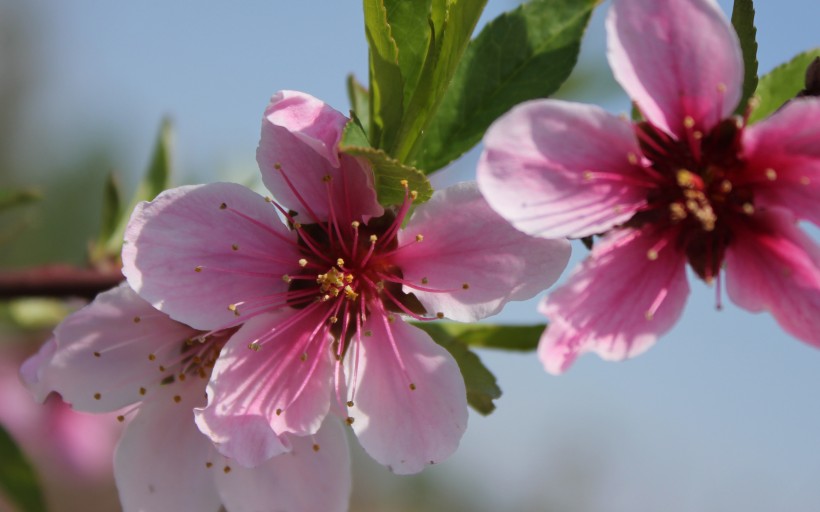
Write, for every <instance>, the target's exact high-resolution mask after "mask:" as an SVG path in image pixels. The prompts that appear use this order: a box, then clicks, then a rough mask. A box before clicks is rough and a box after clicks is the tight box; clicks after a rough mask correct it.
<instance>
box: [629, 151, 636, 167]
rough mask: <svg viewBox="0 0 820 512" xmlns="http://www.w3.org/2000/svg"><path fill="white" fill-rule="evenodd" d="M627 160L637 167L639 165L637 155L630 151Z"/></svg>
mask: <svg viewBox="0 0 820 512" xmlns="http://www.w3.org/2000/svg"><path fill="white" fill-rule="evenodd" d="M626 160H627V161H628V162H629V163H630V164H632V165H636V164H637V163H638V155H636V154H635V153H633V152H631V151H630V152H629V153H627V154H626Z"/></svg>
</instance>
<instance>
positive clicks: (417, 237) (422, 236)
mask: <svg viewBox="0 0 820 512" xmlns="http://www.w3.org/2000/svg"><path fill="white" fill-rule="evenodd" d="M422 240H424V235H422V234H421V233H419V234H418V235H416V242H421V241H422Z"/></svg>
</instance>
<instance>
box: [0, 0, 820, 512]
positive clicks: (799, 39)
mask: <svg viewBox="0 0 820 512" xmlns="http://www.w3.org/2000/svg"><path fill="white" fill-rule="evenodd" d="M607 4H608V2H607V3H604V4H603V5H602V6H601V7H600V8H599V9H598V10H597V11H596V14H595V16H594V17H593V19H592V22H591V25H590V28H589V31H588V33H587V36H586V39H585V42H584V46H583V50H582V57H581V60H580V63H579V65H578V68H577V69H576V72H575V73H574V75H573V76H572V77H571V78H570V80H569V81H568V82H567V84H566V86H565V88H564V90H563V91H562V93H561V96H562V97H565V98H570V99H574V100H578V101H585V102H593V103H597V104H600V105H602V106H604V107H605V108H607V109H609V110H612V111H614V112H628V110H629V100H628V99H627V98H626V96H625V95H624V94H623V92H622V91H621V90H620V89H619V87H618V86H617V84H616V83H615V82H614V81H613V79H612V77H611V73H610V71H609V68H608V67H607V65H606V56H605V35H604V30H603V21H604V18H605V14H606V10H607V8H608V5H607ZM720 4H721V6H722V8H723V9H724V11H725V12H726V13H730V12H731V2H729V1H721V2H720ZM515 5H516V3H515V2H511V1H509V0H489V2H488V6H487V9H486V12H485V15H484V17H483V18H482V22H481V23H480V25H479V28H480V26H481V24H483V23H485V22H486V21H488V20H489V19H492V18H494V17H495V16H497V15H498V14H499V13H501V12H502V11H506V10H509V9H512V8H514V7H515ZM756 8H757V17H756V25H757V29H758V32H757V41H758V44H759V61H760V68H759V69H760V73H761V74H763V73H766V72H768V71H769V70H771V69H772V68H773V67H775V66H776V65H778V64H780V63H782V62H785V61H787V60H789V59H790V58H791V57H792V56H793V55H795V54H796V53H798V52H801V51H804V50H807V49H809V48H812V47H816V46H818V45H820V36H818V30H817V20H818V19H820V4H818V3H817V1H816V0H782V1H781V2H757V6H756ZM361 18H362V14H361V4H360V3H359V2H355V1H338V0H335V1H331V0H326V1H313V0H305V1H302V2H284V1H261V0H246V1H244V2H241V3H239V2H235V3H230V4H229V3H226V2H212V3H205V2H195V1H193V0H176V1H167V0H166V1H159V0H145V1H141V2H125V1H122V0H109V1H99V0H74V1H72V2H60V1H55V0H0V186H2V187H4V188H5V187H20V188H32V189H37V190H38V191H39V193H40V194H41V195H42V199H41V200H40V201H37V202H33V203H31V204H29V205H26V206H24V207H19V208H16V209H14V210H10V211H3V212H0V267H2V268H12V267H20V266H31V265H37V264H43V263H49V262H70V263H76V264H82V263H83V262H84V260H85V255H86V249H87V243H88V240H90V239H92V238H93V237H94V236H96V233H97V230H98V229H99V211H100V207H101V198H102V190H103V186H104V181H105V177H106V175H107V174H108V173H109V172H111V171H112V170H113V171H116V172H117V173H118V176H119V178H120V180H121V182H122V183H123V185H124V188H125V190H126V197H128V196H130V193H131V192H132V191H133V189H134V187H135V186H136V182H137V180H138V179H139V176H140V174H141V173H142V172H143V170H144V168H145V166H146V165H147V163H148V159H149V156H150V152H151V149H152V146H153V143H154V139H155V136H156V133H157V129H158V127H159V125H160V121H161V119H162V118H163V117H165V116H168V117H170V119H171V120H172V121H173V124H174V128H175V132H176V141H175V142H176V144H175V152H174V164H175V169H176V174H175V184H177V185H178V184H184V183H196V182H208V181H215V180H230V181H238V182H241V183H245V184H251V185H254V184H258V179H257V177H256V172H257V170H256V163H255V149H256V144H257V142H258V138H259V128H260V123H261V116H262V111H263V109H264V107H265V105H266V104H267V101H268V99H269V97H270V96H271V94H273V93H274V92H275V91H277V90H279V89H297V90H302V91H305V92H308V93H310V94H313V95H315V96H317V97H319V98H321V99H323V100H325V101H327V102H328V103H330V104H331V105H333V106H335V107H336V108H337V109H339V110H341V111H346V110H347V109H348V102H347V96H346V92H345V86H344V84H345V78H346V76H347V75H348V74H349V73H353V74H355V75H356V76H357V77H358V78H359V79H360V80H361V81H363V82H366V79H367V53H366V52H367V48H366V44H365V38H364V28H363V22H362V19H361ZM693 30H696V27H693ZM692 72H693V73H694V72H696V70H692ZM477 156H478V151H477V150H474V151H472V152H471V153H469V154H468V155H466V156H465V157H464V158H462V159H460V160H459V161H457V162H455V163H454V164H453V165H451V166H450V167H449V168H448V169H446V170H445V171H443V172H441V173H439V174H438V175H436V176H435V179H434V182H435V184H436V186H442V185H444V184H447V183H451V182H454V181H459V180H465V179H472V177H473V175H474V168H475V162H476V160H477ZM812 233H813V234H814V236H815V238H817V231H816V230H814V231H812ZM574 250H575V254H574V256H573V262H578V261H580V260H581V259H582V258H583V257H584V256H585V253H586V250H585V249H584V248H583V247H582V246H581V245H580V244H579V245H578V246H577V247H574ZM571 265H572V264H571ZM692 290H693V291H692V295H691V298H690V301H689V303H688V305H687V309H686V312H685V313H684V316H683V318H682V320H681V321H680V322H679V324H678V325H677V326H676V327H675V328H674V330H673V331H672V332H671V333H670V334H668V335H667V336H665V337H664V338H663V339H662V340H661V342H660V343H658V345H657V346H656V347H655V348H653V349H652V350H650V351H649V352H648V353H646V354H645V355H642V356H640V357H638V358H636V359H634V360H631V361H627V362H624V363H619V364H614V363H605V362H602V361H600V360H599V359H597V357H596V356H594V355H589V356H586V357H583V358H581V359H580V360H579V361H578V362H577V363H576V364H575V366H574V367H573V368H572V369H571V370H570V371H569V372H568V373H567V374H566V375H564V376H562V377H552V376H549V375H547V374H546V373H545V372H544V371H543V370H542V368H541V365H540V363H539V362H538V360H537V358H536V356H535V354H513V353H503V352H498V351H481V352H480V356H481V358H482V360H483V361H484V362H485V364H486V365H487V366H488V367H489V368H490V369H491V370H492V371H494V372H495V374H496V376H497V378H498V381H499V384H500V385H501V387H502V389H503V390H504V396H503V397H502V398H501V399H500V400H498V401H497V407H498V408H497V410H496V411H495V412H494V413H493V414H492V415H491V416H489V417H481V416H479V415H477V414H473V413H471V418H470V426H469V429H468V431H467V434H466V435H465V436H464V438H463V440H462V444H461V447H460V448H459V451H458V452H457V453H456V454H455V455H454V456H453V457H451V458H450V459H449V460H448V461H446V462H445V463H443V464H441V465H438V466H435V467H432V468H430V469H428V470H426V471H425V472H423V473H422V474H421V475H417V476H413V477H398V476H394V475H391V474H390V473H388V472H387V470H386V469H384V468H382V467H381V466H379V465H378V464H376V463H375V462H373V461H372V460H370V459H369V458H368V457H367V456H366V455H365V454H364V453H363V452H362V451H361V449H360V448H358V446H357V445H356V443H355V442H353V443H351V444H352V445H353V451H354V455H355V460H356V462H355V469H354V498H353V502H352V504H351V510H352V511H354V512H355V511H383V512H391V511H395V512H409V511H462V510H463V511H476V512H495V511H533V512H536V511H556V512H598V511H600V512H620V511H624V512H626V511H629V512H641V511H659V510H663V511H667V512H690V511H698V512H705V511H727V510H730V511H741V510H742V511H745V512H757V511H760V512H763V511H775V510H776V511H793V512H803V511H805V512H810V511H818V510H820V485H818V482H819V480H818V475H820V407H819V406H820V398H818V395H819V394H820V351H818V350H816V349H813V348H810V347H808V346H807V345H805V344H803V343H801V342H799V341H797V340H795V339H793V338H791V337H790V336H788V335H786V334H784V333H783V332H782V331H781V330H780V329H779V328H778V327H777V325H776V324H775V322H774V321H773V320H772V319H771V318H770V317H769V316H767V315H752V314H749V313H747V312H745V311H740V310H738V309H737V308H735V307H734V306H732V305H731V304H725V307H724V309H723V311H720V312H717V311H716V310H715V306H714V305H715V298H714V295H715V291H714V289H710V288H708V287H706V286H705V285H703V284H702V283H700V282H693V283H692ZM536 303H537V301H529V302H527V303H519V304H515V305H514V306H513V307H508V309H507V310H505V312H504V313H503V314H502V315H501V317H500V318H498V317H497V318H495V319H493V320H494V321H505V322H516V323H538V322H541V321H543V320H542V319H541V318H540V317H539V315H538V314H537V313H536V311H535V307H536ZM35 324H36V322H35ZM47 325H48V322H47V320H46V321H43V322H42V327H43V328H42V329H40V330H33V331H28V332H29V334H26V335H21V334H20V332H19V331H18V330H16V329H12V328H11V327H9V326H8V325H6V326H5V327H2V330H0V358H3V360H4V364H3V365H0V369H1V370H2V372H3V374H2V376H3V379H2V381H1V382H0V385H1V386H2V389H0V391H2V394H0V400H2V401H0V409H2V411H3V413H2V414H0V423H3V424H4V425H5V426H6V428H7V429H9V430H10V431H12V432H15V431H17V432H26V431H29V432H32V430H31V429H32V428H34V427H32V425H34V426H37V425H39V426H40V427H41V428H42V427H43V426H46V427H47V428H44V429H42V430H41V431H37V432H38V433H37V436H39V438H38V439H41V440H42V439H44V438H45V439H49V440H52V441H55V443H54V444H55V445H59V443H58V442H56V441H59V440H60V439H61V438H60V437H59V436H60V435H63V434H60V432H64V430H65V429H62V430H61V429H60V428H58V427H56V426H53V425H52V423H51V422H55V421H56V420H54V415H56V416H60V414H62V412H60V411H52V412H44V409H43V408H39V407H38V408H37V409H36V410H35V411H33V412H32V411H31V410H30V409H29V407H30V406H33V402H32V403H29V402H28V401H27V400H26V399H25V396H23V395H20V394H19V393H18V390H17V389H16V388H15V386H17V383H16V381H15V379H13V378H7V377H9V376H11V375H13V373H14V367H15V365H16V364H17V363H16V362H14V361H15V360H16V361H18V362H19V360H20V358H22V357H24V355H25V354H26V353H30V352H32V351H34V350H35V349H36V348H37V346H38V345H39V343H40V342H41V341H43V340H44V339H45V338H46V337H47V335H48V328H47ZM35 327H36V325H35ZM15 393H18V394H15ZM72 414H73V413H72ZM23 417H25V418H26V421H27V422H28V423H25V422H22V423H21V418H23ZM86 419H87V418H83V419H80V420H70V421H69V424H76V425H79V426H76V430H78V431H85V432H90V433H92V435H93V436H95V437H94V439H95V440H96V442H94V443H92V445H93V446H91V447H88V448H85V449H83V450H81V451H80V453H79V454H69V455H65V454H63V455H54V454H51V455H48V454H45V455H44V454H43V453H38V450H37V448H36V445H41V444H43V442H38V441H37V440H36V439H37V438H36V439H35V440H34V441H33V442H32V441H29V442H27V443H28V444H26V442H24V448H26V449H27V453H28V454H29V456H30V457H31V458H32V459H34V460H35V462H36V464H37V466H38V468H39V470H40V471H41V475H42V478H43V479H44V481H45V482H46V483H47V486H48V501H49V504H50V506H51V507H52V510H54V511H58V512H59V511H68V510H87V511H93V510H99V511H110V510H117V509H118V504H117V503H118V502H117V499H116V493H115V492H114V491H113V489H112V487H111V486H112V484H111V481H110V476H106V475H107V471H109V470H110V462H106V461H108V460H109V459H108V458H107V455H105V454H104V455H103V456H101V457H100V456H98V454H97V453H96V448H100V447H103V448H105V449H110V446H111V445H112V444H113V439H115V438H116V436H117V433H116V422H114V421H113V420H112V419H111V418H105V417H104V418H102V419H99V420H95V421H97V423H99V422H100V421H102V422H108V423H105V425H111V426H110V427H109V426H104V427H99V428H101V429H102V430H100V431H105V432H109V431H110V432H109V433H106V434H104V435H101V434H93V432H98V430H96V429H97V428H98V427H96V426H95V427H89V426H87V425H85V424H84V423H83V422H84V421H86ZM15 422H16V423H15ZM57 423H59V422H56V423H54V424H57ZM12 424H17V426H14V425H12ZM20 424H22V425H23V426H22V427H21V426H20ZM60 424H62V423H60ZM26 425H28V426H26ZM66 428H68V427H66ZM71 428H75V427H71ZM69 430H70V429H69ZM109 438H110V439H109ZM77 443H79V441H77ZM45 444H48V443H45ZM80 446H82V445H80ZM40 451H42V450H40ZM55 457H63V458H62V459H61V460H62V462H60V461H55ZM66 457H67V458H66ZM71 457H74V459H72V458H71ZM92 459H93V460H92ZM98 459H99V460H102V462H100V463H99V465H100V467H101V468H102V469H100V468H98V467H97V465H96V463H95V462H94V461H96V460H98ZM66 461H68V462H66ZM72 461H73V462H72ZM84 463H85V465H86V466H88V468H86V470H88V471H87V472H83V471H85V470H80V469H77V468H78V467H80V466H78V464H79V465H82V464H84ZM0 464H2V461H0ZM61 464H69V465H67V466H64V465H61ZM106 464H107V466H106ZM74 480H77V482H79V483H74ZM0 509H2V510H5V509H4V508H3V504H2V501H0Z"/></svg>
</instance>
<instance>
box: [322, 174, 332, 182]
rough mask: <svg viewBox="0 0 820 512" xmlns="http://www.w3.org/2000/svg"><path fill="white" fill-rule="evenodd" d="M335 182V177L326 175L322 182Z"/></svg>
mask: <svg viewBox="0 0 820 512" xmlns="http://www.w3.org/2000/svg"><path fill="white" fill-rule="evenodd" d="M332 180H333V177H332V176H331V175H330V174H325V175H324V176H322V181H324V182H325V183H330V182H331V181H332Z"/></svg>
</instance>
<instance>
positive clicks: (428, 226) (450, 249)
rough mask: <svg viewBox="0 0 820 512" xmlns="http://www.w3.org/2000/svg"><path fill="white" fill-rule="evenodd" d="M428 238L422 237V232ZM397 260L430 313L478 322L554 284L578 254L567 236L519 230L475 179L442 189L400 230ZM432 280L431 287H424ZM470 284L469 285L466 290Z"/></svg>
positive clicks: (413, 289) (411, 287) (411, 288)
mask: <svg viewBox="0 0 820 512" xmlns="http://www.w3.org/2000/svg"><path fill="white" fill-rule="evenodd" d="M418 235H421V236H423V240H422V241H421V242H416V240H417V238H416V237H417V236H418ZM399 245H400V246H403V245H407V247H406V248H405V249H402V250H401V251H399V252H398V253H397V254H396V256H395V259H394V263H395V264H396V265H397V266H398V267H399V268H401V270H402V273H403V275H404V278H405V279H406V280H408V281H409V282H411V283H414V284H415V285H417V286H421V287H423V288H432V289H438V290H442V291H441V292H426V291H421V290H417V289H415V288H414V287H413V286H407V285H405V286H404V291H405V292H407V293H414V294H415V295H416V297H418V299H419V300H420V301H421V302H422V304H424V306H425V308H426V309H427V310H428V312H429V313H431V314H435V313H437V312H443V313H444V315H445V316H446V317H447V318H452V319H454V320H458V321H463V322H470V321H474V320H478V319H480V318H484V317H487V316H489V315H493V314H495V313H498V312H499V311H500V310H501V308H502V307H503V306H504V304H505V303H506V302H507V301H509V300H524V299H529V298H531V297H533V296H535V295H536V294H537V293H539V292H541V291H542V290H544V289H546V288H547V287H549V286H550V285H551V284H553V283H554V282H555V281H556V280H557V279H558V277H559V276H560V275H561V272H562V271H563V270H564V267H566V265H567V261H568V260H569V254H570V245H569V243H568V242H567V241H566V240H545V239H542V238H534V237H531V236H528V235H525V234H524V233H521V232H520V231H518V230H516V229H515V228H513V227H512V226H511V225H510V224H509V223H507V221H505V220H504V219H502V218H501V217H500V216H499V215H498V214H497V213H495V212H494V211H493V210H492V209H491V208H490V206H489V205H488V204H487V202H486V201H485V200H484V198H483V197H481V194H480V193H479V191H478V188H477V187H476V185H475V183H474V182H470V183H461V184H459V185H455V186H452V187H449V188H447V189H446V190H444V191H437V192H436V193H435V194H434V195H433V197H432V199H430V201H428V202H427V203H425V204H423V205H421V206H419V207H418V208H417V209H416V211H415V213H414V214H413V217H412V219H410V222H409V224H408V225H407V228H406V229H404V230H402V231H401V232H399ZM422 283H426V284H422ZM465 285H466V289H465Z"/></svg>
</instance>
